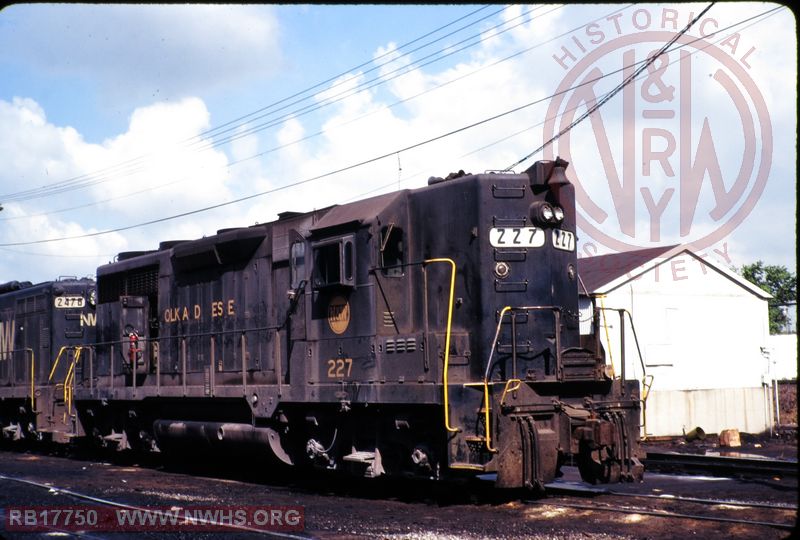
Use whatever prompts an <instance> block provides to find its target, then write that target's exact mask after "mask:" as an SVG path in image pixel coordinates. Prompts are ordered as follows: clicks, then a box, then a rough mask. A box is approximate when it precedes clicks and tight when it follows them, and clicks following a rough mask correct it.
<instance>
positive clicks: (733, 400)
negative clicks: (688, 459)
mask: <svg viewBox="0 0 800 540" xmlns="http://www.w3.org/2000/svg"><path fill="white" fill-rule="evenodd" d="M771 399H772V392H771V391H770V389H768V388H766V387H758V388H714V389H707V390H662V391H658V390H653V391H652V392H651V393H650V395H649V396H648V398H647V410H646V417H645V421H646V434H647V435H649V436H668V435H672V436H675V435H684V434H686V433H689V432H690V431H691V430H693V429H694V428H696V427H700V428H702V429H703V431H705V432H706V433H719V432H721V431H722V430H723V429H730V428H736V429H738V430H739V431H741V432H743V433H762V432H764V431H767V430H768V429H769V426H770V424H771V423H772V421H773V418H772V417H771V416H770V415H771V409H770V406H771V402H770V400H771ZM642 435H645V433H642Z"/></svg>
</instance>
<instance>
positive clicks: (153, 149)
mask: <svg viewBox="0 0 800 540" xmlns="http://www.w3.org/2000/svg"><path fill="white" fill-rule="evenodd" d="M208 126H209V114H208V111H207V109H206V107H205V104H204V103H203V102H202V101H201V100H199V99H197V98H188V99H185V100H182V101H179V102H176V103H157V104H155V105H152V106H150V107H145V108H140V109H137V110H135V111H134V112H133V114H132V115H131V119H130V124H129V128H128V130H127V131H126V132H125V133H123V134H120V135H117V136H115V137H113V138H110V139H108V140H106V141H104V142H103V143H101V144H91V143H87V142H86V141H85V140H84V139H83V138H82V137H81V136H80V134H79V133H77V132H76V131H75V130H74V129H72V128H69V127H59V126H54V125H52V124H50V123H49V122H48V121H47V119H46V116H45V113H44V111H43V110H42V109H41V107H40V106H39V105H38V104H37V103H35V102H34V101H32V100H30V99H15V100H13V102H12V103H8V102H5V101H2V100H0V138H2V140H3V141H4V143H5V144H4V145H2V146H0V160H2V161H3V162H4V163H7V164H8V166H6V167H4V168H3V169H2V170H0V194H5V195H2V196H0V197H2V198H4V199H5V201H4V202H5V204H4V206H5V209H4V211H3V213H2V214H0V224H2V226H1V227H0V243H4V244H7V243H16V242H19V241H24V240H36V241H39V240H50V239H54V238H64V237H73V236H83V235H87V234H91V233H94V232H98V231H102V230H107V229H115V228H119V227H125V226H128V225H133V224H137V223H143V222H146V221H150V220H156V219H160V218H163V217H166V216H171V215H175V214H178V213H181V212H187V211H192V210H195V209H197V208H201V207H205V206H210V205H213V204H217V203H219V202H221V201H226V200H230V199H231V198H232V197H233V195H232V191H231V190H230V188H229V186H228V183H229V174H228V169H227V164H228V158H227V156H226V155H225V154H224V153H222V152H221V151H219V150H216V149H214V148H210V147H209V146H208V145H209V141H208V139H204V138H202V137H201V136H200V135H201V134H202V133H203V132H204V131H205V130H207V129H208ZM180 141H189V142H188V143H187V144H183V145H181V144H176V143H178V142H180ZM243 151H244V150H243ZM56 179H57V180H60V181H65V180H67V181H68V180H69V179H76V180H78V179H79V180H86V181H90V183H91V184H92V185H89V186H87V187H86V188H84V189H81V190H69V191H65V192H63V193H61V194H59V195H58V196H57V197H37V198H33V199H29V200H22V199H19V198H18V197H15V196H14V194H18V193H20V192H22V191H24V190H26V189H29V188H34V187H43V186H46V185H52V184H53V182H54V181H55V180H56ZM100 201H106V202H103V203H102V204H95V205H93V206H86V207H84V208H80V207H81V206H84V205H86V204H87V203H92V202H100ZM68 208H75V209H74V210H72V211H67V212H61V211H60V210H64V209H68ZM214 217H215V216H214V214H213V213H211V214H208V215H207V216H203V217H201V218H198V219H196V220H193V221H192V220H182V221H180V222H177V221H176V222H168V223H167V225H158V226H150V227H146V228H142V229H135V230H131V231H126V232H124V233H114V234H110V235H101V236H96V237H88V238H81V239H76V240H69V241H64V242H54V243H53V242H48V243H40V244H35V245H33V246H24V247H15V246H10V247H8V248H7V250H6V253H7V254H8V257H4V258H3V263H2V264H0V275H4V274H12V273H13V269H14V268H15V267H17V266H18V264H19V260H22V259H24V257H25V256H26V254H30V253H33V254H36V255H31V256H30V258H29V260H31V261H36V260H37V256H41V255H43V254H50V255H53V256H56V257H59V258H61V259H65V261H64V263H63V264H64V266H65V267H80V268H81V269H82V271H74V272H72V273H74V274H80V275H88V274H91V273H93V271H94V267H96V266H97V263H98V259H97V258H92V257H91V256H92V255H96V254H102V255H104V256H105V257H101V258H100V259H103V260H102V262H106V260H107V259H108V255H111V254H114V253H116V252H118V251H123V250H126V249H152V248H154V247H156V246H157V245H158V242H159V241H161V240H166V239H172V238H175V237H180V238H189V239H191V238H196V237H199V236H201V235H202V234H204V233H206V232H208V230H211V231H212V232H213V231H214V230H216V229H215V228H214V227H215V225H216V223H213V222H211V221H209V222H206V221H205V219H209V220H213V219H214ZM154 231H155V232H154ZM67 255H71V256H72V257H73V258H72V259H69V260H66V259H67V257H66V256H67ZM14 261H17V262H14ZM31 267H32V269H33V271H32V275H35V276H38V277H37V279H50V278H52V277H55V276H51V275H50V274H49V272H50V271H51V270H50V268H47V267H41V266H40V265H37V264H36V263H35V262H34V263H33V264H31ZM27 279H30V278H27Z"/></svg>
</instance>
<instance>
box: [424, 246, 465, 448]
mask: <svg viewBox="0 0 800 540" xmlns="http://www.w3.org/2000/svg"><path fill="white" fill-rule="evenodd" d="M439 262H443V263H449V264H450V302H449V304H448V309H447V334H446V335H445V339H444V369H443V372H442V379H443V380H442V383H443V386H444V427H445V429H446V430H447V431H451V432H457V431H459V429H458V428H454V427H451V426H450V402H449V400H448V399H449V398H448V389H447V382H448V381H447V370H448V368H449V367H450V330H451V328H452V324H453V295H454V294H455V290H456V262H455V261H454V260H453V259H446V258H438V259H427V260H425V261H424V263H425V264H431V263H439Z"/></svg>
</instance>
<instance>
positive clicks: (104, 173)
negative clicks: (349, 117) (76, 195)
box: [0, 5, 541, 202]
mask: <svg viewBox="0 0 800 540" xmlns="http://www.w3.org/2000/svg"><path fill="white" fill-rule="evenodd" d="M488 7H491V5H486V6H483V7H481V8H479V9H477V10H474V11H472V12H470V13H468V14H467V15H464V16H462V17H459V18H458V19H456V20H454V21H451V22H450V23H447V24H445V25H443V26H440V27H438V28H436V29H435V30H432V31H430V32H428V33H426V34H424V35H422V36H420V37H418V38H416V39H414V40H412V41H409V42H407V43H404V44H403V45H401V46H399V47H397V48H396V49H394V50H391V51H387V52H385V53H383V54H381V55H380V56H378V57H377V58H374V59H372V60H368V61H366V62H363V63H361V64H359V65H357V66H355V67H353V68H350V69H349V70H347V71H344V72H341V73H339V74H337V75H334V76H333V77H330V78H328V79H326V80H324V81H322V82H320V83H317V84H315V85H313V86H311V87H308V88H306V89H304V90H301V91H299V92H296V93H294V94H292V95H290V96H288V97H285V98H282V99H280V100H278V101H275V102H273V103H271V104H269V105H267V106H265V107H262V108H260V109H257V110H255V111H253V112H250V113H248V114H246V115H243V116H240V117H239V118H236V119H234V120H231V121H228V122H226V123H224V124H222V125H220V126H217V127H215V128H212V129H210V130H207V131H204V132H202V133H200V134H198V135H195V136H193V137H189V138H187V139H184V140H182V141H178V142H176V145H177V146H182V145H183V146H186V145H188V146H187V147H188V148H191V147H192V146H196V145H197V143H198V142H206V141H205V139H204V137H206V136H212V135H220V134H221V133H226V132H230V131H232V130H235V129H238V128H239V127H243V126H244V125H246V123H241V122H242V120H246V119H249V120H248V121H252V120H255V119H260V118H265V117H266V116H268V114H262V115H261V116H255V115H257V114H259V113H262V112H264V111H267V110H269V109H272V108H274V107H276V106H277V105H280V104H283V103H285V102H287V101H289V100H291V99H293V98H295V97H298V96H301V95H303V94H307V93H309V92H311V91H312V90H315V89H317V88H320V87H322V86H324V85H325V84H327V83H329V82H332V81H335V80H336V79H338V78H340V77H342V76H345V75H347V74H348V73H350V72H351V71H354V70H357V69H360V68H362V67H364V66H367V65H370V64H372V63H375V62H376V61H377V60H380V59H382V58H385V57H387V56H390V55H391V56H393V55H395V54H396V52H397V51H400V50H401V49H403V48H405V47H408V46H410V45H413V44H415V43H417V42H419V41H421V40H423V39H425V38H427V37H430V36H432V35H434V34H436V33H438V32H440V31H442V30H444V29H446V28H449V27H451V26H453V25H455V24H456V23H458V22H461V21H463V20H465V19H467V18H469V17H471V16H473V15H475V14H477V13H479V12H480V11H483V10H485V9H487V8H488ZM540 8H541V6H540V7H538V8H534V9H533V10H529V11H528V12H526V13H525V14H527V13H529V12H530V11H534V10H536V9H540ZM504 9H505V8H504V7H503V8H500V9H498V10H495V11H492V12H491V13H490V14H489V15H485V16H483V17H481V18H480V19H477V20H475V21H473V22H470V23H468V24H465V25H463V26H461V27H459V28H457V29H455V30H452V31H451V32H449V33H447V34H445V35H444V36H441V37H439V38H437V39H434V40H432V41H429V42H427V43H425V44H423V45H420V46H418V47H416V48H415V49H413V50H412V51H409V52H405V53H403V54H401V55H400V56H399V57H398V58H402V57H405V56H407V55H409V54H411V53H412V52H416V51H418V50H421V49H423V48H425V47H428V46H430V45H432V44H435V43H438V42H439V41H442V40H443V39H446V38H448V37H452V36H453V35H455V34H457V33H458V32H461V31H462V30H464V29H467V28H469V27H470V26H473V25H475V24H478V23H479V22H482V21H484V20H486V19H488V18H491V17H493V16H495V15H497V14H498V13H500V12H502V11H503V10H504ZM525 14H523V15H525ZM507 23H508V21H504V22H502V23H501V24H500V25H498V26H501V25H504V24H507ZM473 37H474V36H473ZM398 58H394V57H393V58H391V59H390V60H388V61H385V62H383V63H379V64H378V65H376V66H375V67H373V68H371V69H370V70H368V71H367V72H366V73H368V72H371V71H374V70H377V69H380V68H381V67H383V66H385V65H387V64H389V63H391V62H395V61H396V60H397V59H398ZM352 78H354V76H353V77H350V78H349V79H344V80H341V81H339V82H338V83H336V84H334V85H333V86H332V87H331V88H336V87H337V86H340V85H342V84H345V83H346V82H348V81H349V80H351V79H352ZM328 90H330V89H328ZM313 96H314V95H313V94H312V95H309V96H305V97H303V98H302V99H299V100H296V101H294V102H292V103H290V104H289V105H284V106H283V107H281V108H279V109H277V110H276V111H273V112H272V113H270V114H274V113H275V112H278V111H281V110H284V109H286V108H287V107H288V106H290V105H294V104H297V103H301V102H302V101H305V100H307V99H310V98H312V97H313ZM321 106H324V104H323V105H321ZM321 106H320V107H321ZM291 115H292V113H287V115H286V116H288V117H290V116H291ZM254 116H255V118H253V117H254ZM267 127H271V126H267ZM222 128H226V129H224V130H223V131H219V130H221V129H222ZM228 142H231V141H230V140H227V139H226V140H223V141H220V142H218V143H214V144H211V145H210V146H208V145H206V144H204V145H203V146H202V147H201V148H195V149H196V150H197V151H203V150H205V149H207V148H209V147H216V146H220V145H222V144H227V143H228ZM150 157H152V154H146V155H142V156H138V157H136V158H131V159H129V160H126V161H123V162H121V163H118V164H115V165H111V166H109V167H105V168H103V169H100V170H97V171H94V172H91V173H85V174H82V175H78V176H74V177H71V178H68V179H66V180H63V181H60V182H54V183H52V184H48V185H45V186H40V187H37V188H32V189H28V190H23V191H19V192H15V193H8V194H4V195H2V196H0V200H2V201H4V202H10V201H19V200H28V199H31V198H38V197H41V196H49V195H54V194H59V193H63V192H65V191H71V190H73V189H82V188H85V187H88V186H91V185H96V184H98V183H103V182H106V181H109V180H113V179H115V178H113V177H110V175H116V177H123V176H128V175H130V174H132V173H135V172H138V171H139V170H141V168H142V167H141V165H142V164H143V163H144V162H146V160H147V159H148V158H150ZM127 167H136V168H135V169H132V170H130V171H126V170H125V169H126V168H127Z"/></svg>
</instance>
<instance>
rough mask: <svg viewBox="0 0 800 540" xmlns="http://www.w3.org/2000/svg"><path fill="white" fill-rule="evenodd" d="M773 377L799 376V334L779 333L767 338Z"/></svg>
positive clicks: (779, 378) (793, 377)
mask: <svg viewBox="0 0 800 540" xmlns="http://www.w3.org/2000/svg"><path fill="white" fill-rule="evenodd" d="M767 350H768V351H769V358H770V360H771V366H770V369H771V378H775V379H777V380H779V381H780V380H784V379H796V378H797V334H777V335H774V336H769V338H768V339H767Z"/></svg>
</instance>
